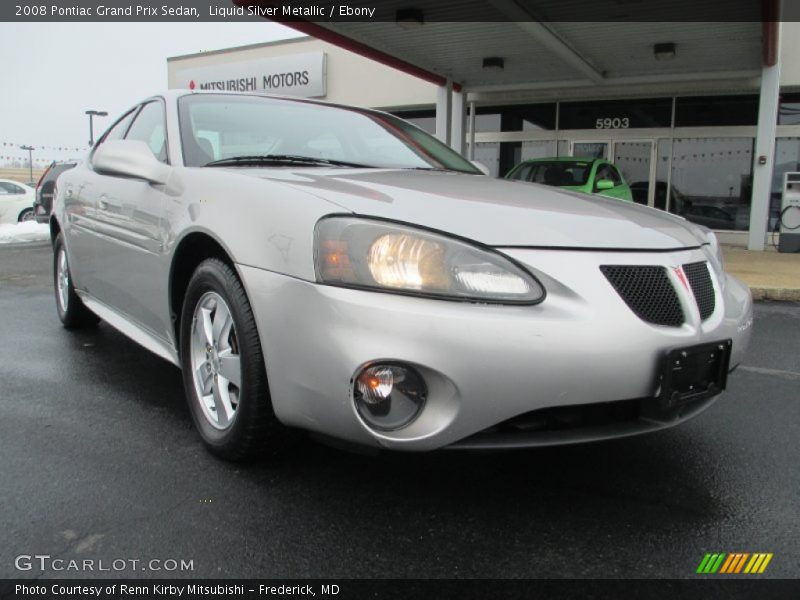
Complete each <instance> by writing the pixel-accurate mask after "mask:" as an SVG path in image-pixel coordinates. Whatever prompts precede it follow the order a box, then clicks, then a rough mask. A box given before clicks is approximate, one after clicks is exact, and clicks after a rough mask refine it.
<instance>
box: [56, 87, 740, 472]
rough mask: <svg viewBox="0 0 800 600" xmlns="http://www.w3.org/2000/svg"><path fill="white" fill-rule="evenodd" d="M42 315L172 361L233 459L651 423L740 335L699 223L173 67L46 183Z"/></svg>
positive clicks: (690, 408) (388, 119)
mask: <svg viewBox="0 0 800 600" xmlns="http://www.w3.org/2000/svg"><path fill="white" fill-rule="evenodd" d="M51 228H52V236H53V242H54V249H55V253H54V265H55V270H54V272H55V276H54V280H55V290H56V294H55V296H56V304H57V308H58V314H59V316H60V318H61V320H62V321H63V323H64V325H65V326H66V327H68V328H73V327H79V326H82V325H86V324H92V323H93V322H96V320H97V318H98V317H99V318H101V319H103V320H104V321H106V322H107V323H108V324H109V325H111V326H113V327H115V328H117V329H119V330H120V331H121V332H123V333H124V334H126V335H128V336H130V337H131V338H132V339H133V340H135V341H136V342H138V343H140V344H141V345H143V346H144V347H146V348H148V349H149V350H151V351H153V352H155V353H156V354H158V355H159V356H162V357H164V358H166V359H167V360H170V361H172V362H173V363H175V364H176V365H178V366H180V367H181V369H182V371H183V378H184V384H185V388H186V395H187V398H188V402H189V406H190V408H191V413H192V416H193V418H194V421H195V423H196V425H197V428H198V430H199V432H200V435H201V436H202V438H203V440H204V442H205V443H206V444H207V445H208V447H209V448H211V449H212V450H213V451H214V452H216V453H218V454H219V455H222V456H225V457H227V458H242V457H245V456H252V455H254V454H257V453H258V452H259V451H261V450H262V449H263V448H264V447H265V446H269V445H270V444H272V445H275V444H278V443H280V442H279V440H281V439H282V438H283V436H282V432H283V426H290V427H296V428H302V429H307V430H312V431H315V432H318V433H321V434H324V435H327V436H332V437H335V438H340V439H344V440H348V441H351V442H355V443H358V444H366V445H373V446H379V447H385V448H391V449H397V450H430V449H435V448H441V447H451V448H507V447H524V446H536V445H547V444H561V443H571V442H580V441H590V440H599V439H604V438H612V437H619V436H625V435H631V434H635V433H641V432H646V431H654V430H657V429H661V428H664V427H669V426H671V425H674V424H676V423H680V422H681V421H684V420H686V419H688V418H690V417H692V416H694V415H696V414H698V413H699V412H701V411H702V410H703V409H705V408H706V407H707V406H708V405H709V404H710V403H712V402H713V400H714V399H715V398H716V397H717V396H718V395H719V393H720V392H721V391H722V390H723V389H724V388H725V384H726V379H727V375H728V372H729V371H730V370H731V369H732V368H733V367H735V366H736V365H737V364H738V363H739V362H740V361H741V359H742V355H743V353H744V351H745V348H746V347H747V344H748V341H749V337H750V333H751V324H752V300H751V296H750V292H749V290H748V289H747V288H746V287H745V286H744V285H743V284H742V283H740V282H739V281H737V280H736V279H734V278H733V277H731V276H729V275H726V274H725V273H724V271H723V266H722V261H721V258H720V251H719V247H718V245H717V240H716V238H715V236H714V234H713V233H712V232H711V231H709V230H707V229H704V228H701V227H697V226H695V225H692V224H691V223H689V222H687V221H684V220H682V219H680V218H677V217H674V216H670V215H668V214H665V213H663V212H660V211H657V210H652V209H648V208H644V207H640V206H637V205H630V204H625V203H621V202H619V201H617V200H614V199H604V198H601V197H597V196H587V195H582V194H576V193H569V192H563V191H559V190H557V189H554V188H552V187H542V186H537V185H534V184H529V183H523V182H514V181H502V180H496V179H491V178H489V177H486V176H484V175H483V174H482V173H481V172H480V171H479V170H478V169H477V168H475V166H474V165H473V164H471V163H470V162H469V161H467V160H466V159H464V158H463V157H461V156H460V155H459V154H457V153H455V152H453V151H452V150H450V149H449V148H448V147H446V146H445V145H443V144H441V143H440V142H439V141H437V140H435V139H434V138H432V137H431V136H429V135H427V134H426V133H424V132H423V131H421V130H419V129H417V128H416V127H414V126H412V125H410V124H408V123H406V122H404V121H402V120H400V119H397V118H395V117H393V116H391V115H388V114H384V113H381V112H377V111H371V110H364V109H359V108H353V107H347V106H334V105H330V104H324V103H320V102H312V101H307V100H299V99H287V98H277V97H269V96H264V95H257V94H230V93H216V92H214V93H192V92H184V91H172V92H169V93H166V94H164V95H161V96H156V97H153V98H150V99H148V100H146V101H144V102H142V103H141V104H138V105H137V106H136V107H134V108H133V109H131V110H130V111H129V112H128V113H126V114H125V115H123V116H122V117H121V118H120V119H119V120H118V121H117V122H116V123H115V124H114V125H113V126H112V127H111V128H110V129H109V130H108V131H107V132H106V133H105V135H104V136H103V137H102V138H101V139H100V141H99V142H98V144H97V145H96V147H95V149H94V150H93V151H92V153H91V154H90V156H89V157H88V160H87V161H86V162H85V163H84V164H82V165H79V166H78V167H76V168H75V169H73V170H71V171H69V172H67V173H64V174H63V175H62V177H61V178H60V179H59V182H58V190H57V195H56V202H55V211H54V214H53V218H52V220H51Z"/></svg>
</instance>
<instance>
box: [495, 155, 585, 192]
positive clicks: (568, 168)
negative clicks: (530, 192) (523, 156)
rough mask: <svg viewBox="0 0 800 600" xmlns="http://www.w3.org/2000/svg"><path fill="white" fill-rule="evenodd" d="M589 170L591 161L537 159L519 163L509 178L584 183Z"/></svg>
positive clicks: (541, 181) (562, 184)
mask: <svg viewBox="0 0 800 600" xmlns="http://www.w3.org/2000/svg"><path fill="white" fill-rule="evenodd" d="M591 170H592V163H591V161H563V160H553V161H537V162H529V163H523V164H521V165H520V166H519V167H517V168H516V169H515V170H514V171H512V173H511V174H510V175H509V178H510V179H521V180H523V181H531V182H533V183H543V184H545V185H556V186H571V185H584V184H585V183H586V182H587V181H588V180H589V173H590V172H591Z"/></svg>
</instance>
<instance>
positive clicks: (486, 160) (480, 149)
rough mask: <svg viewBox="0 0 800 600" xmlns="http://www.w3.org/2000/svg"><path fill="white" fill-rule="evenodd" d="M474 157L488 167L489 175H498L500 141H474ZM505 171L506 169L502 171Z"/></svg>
mask: <svg viewBox="0 0 800 600" xmlns="http://www.w3.org/2000/svg"><path fill="white" fill-rule="evenodd" d="M474 159H475V160H476V161H477V162H479V163H481V164H482V165H484V166H485V167H486V168H487V169H489V175H490V176H491V177H499V176H500V173H501V171H500V142H475V155H474ZM509 168H510V167H509ZM507 172H508V169H506V170H504V171H502V173H503V174H505V173H507Z"/></svg>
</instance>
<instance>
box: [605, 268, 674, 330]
mask: <svg viewBox="0 0 800 600" xmlns="http://www.w3.org/2000/svg"><path fill="white" fill-rule="evenodd" d="M600 270H601V271H602V272H603V275H605V276H606V279H608V281H609V282H610V283H611V285H612V286H614V289H615V290H617V293H618V294H619V295H620V296H621V297H622V299H623V300H624V301H625V303H626V304H627V305H628V306H629V307H630V309H631V310H632V311H633V312H634V313H635V314H636V316H638V317H639V318H640V319H642V320H643V321H647V322H648V323H653V324H655V325H667V326H670V327H680V326H681V325H682V324H683V321H684V316H683V309H681V303H680V301H679V300H678V295H677V294H676V293H675V288H673V287H672V284H671V283H670V281H669V276H668V275H667V270H666V268H664V267H659V266H638V265H602V266H601V267H600Z"/></svg>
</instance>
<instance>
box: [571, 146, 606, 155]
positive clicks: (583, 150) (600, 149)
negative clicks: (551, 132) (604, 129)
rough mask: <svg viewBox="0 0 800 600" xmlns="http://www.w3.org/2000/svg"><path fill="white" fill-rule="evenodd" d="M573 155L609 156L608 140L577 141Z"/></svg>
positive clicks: (573, 148) (573, 147)
mask: <svg viewBox="0 0 800 600" xmlns="http://www.w3.org/2000/svg"><path fill="white" fill-rule="evenodd" d="M572 156H579V157H581V158H608V142H575V143H573V144H572Z"/></svg>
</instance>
